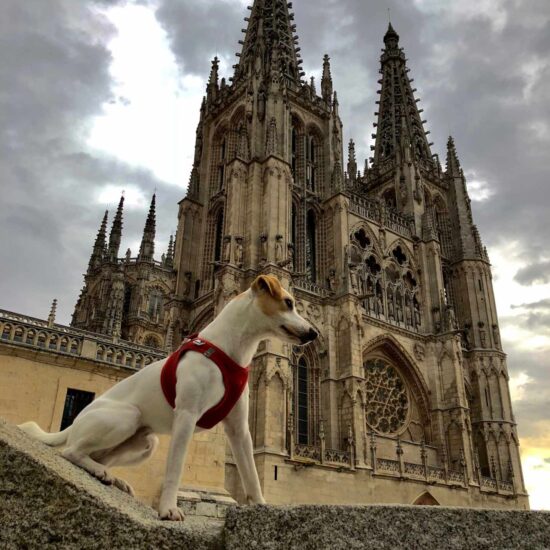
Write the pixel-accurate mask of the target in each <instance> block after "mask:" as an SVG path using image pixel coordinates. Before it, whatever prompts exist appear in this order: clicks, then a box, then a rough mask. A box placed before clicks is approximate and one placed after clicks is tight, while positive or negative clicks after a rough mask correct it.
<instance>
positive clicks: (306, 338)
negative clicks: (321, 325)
mask: <svg viewBox="0 0 550 550" xmlns="http://www.w3.org/2000/svg"><path fill="white" fill-rule="evenodd" d="M318 336H319V333H318V332H317V331H316V330H314V329H312V328H310V329H309V332H306V333H305V334H302V336H300V340H301V341H302V344H307V343H309V342H313V340H316V339H317V337H318Z"/></svg>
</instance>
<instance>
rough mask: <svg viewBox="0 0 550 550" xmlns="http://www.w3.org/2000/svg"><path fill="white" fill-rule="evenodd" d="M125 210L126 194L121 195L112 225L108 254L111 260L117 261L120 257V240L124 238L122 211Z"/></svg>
mask: <svg viewBox="0 0 550 550" xmlns="http://www.w3.org/2000/svg"><path fill="white" fill-rule="evenodd" d="M123 210H124V195H122V196H121V197H120V202H119V203H118V208H117V211H116V214H115V219H114V220H113V226H112V227H111V234H110V235H109V249H108V256H109V258H108V259H109V261H110V262H113V263H116V261H117V259H118V251H119V248H120V241H121V239H122V213H123Z"/></svg>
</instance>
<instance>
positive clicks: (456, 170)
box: [446, 136, 461, 177]
mask: <svg viewBox="0 0 550 550" xmlns="http://www.w3.org/2000/svg"><path fill="white" fill-rule="evenodd" d="M446 172H447V175H449V176H453V177H454V176H460V175H461V168H460V161H459V160H458V155H457V154H456V148H455V142H454V139H453V138H452V136H449V140H448V141H447V167H446Z"/></svg>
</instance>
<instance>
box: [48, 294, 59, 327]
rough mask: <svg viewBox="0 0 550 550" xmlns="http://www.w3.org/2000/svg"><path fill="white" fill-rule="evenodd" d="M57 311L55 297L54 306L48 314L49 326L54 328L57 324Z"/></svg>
mask: <svg viewBox="0 0 550 550" xmlns="http://www.w3.org/2000/svg"><path fill="white" fill-rule="evenodd" d="M56 311H57V299H54V301H53V302H52V307H51V309H50V314H49V315H48V326H49V327H50V328H52V327H53V326H54V324H55V314H56Z"/></svg>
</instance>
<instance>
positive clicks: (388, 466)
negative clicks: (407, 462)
mask: <svg viewBox="0 0 550 550" xmlns="http://www.w3.org/2000/svg"><path fill="white" fill-rule="evenodd" d="M376 470H377V471H379V470H381V471H384V472H393V473H396V474H398V473H399V462H398V461H397V460H390V459H388V458H377V459H376Z"/></svg>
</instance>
